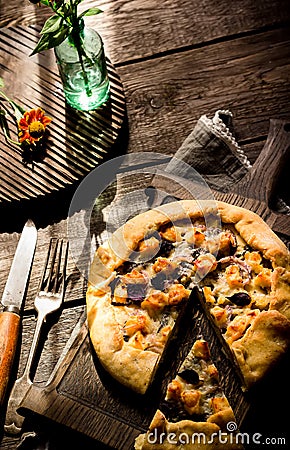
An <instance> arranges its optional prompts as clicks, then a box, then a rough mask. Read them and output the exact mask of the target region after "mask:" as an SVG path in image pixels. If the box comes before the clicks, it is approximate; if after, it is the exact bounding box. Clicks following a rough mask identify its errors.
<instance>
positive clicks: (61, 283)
mask: <svg viewBox="0 0 290 450" xmlns="http://www.w3.org/2000/svg"><path fill="white" fill-rule="evenodd" d="M68 247H69V245H68V241H65V250H64V259H63V269H62V276H61V282H60V286H59V287H60V289H61V293H63V291H64V287H65V286H64V285H65V279H66V266H67V260H68Z"/></svg>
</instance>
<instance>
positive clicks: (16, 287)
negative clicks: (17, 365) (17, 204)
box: [0, 220, 37, 409]
mask: <svg viewBox="0 0 290 450" xmlns="http://www.w3.org/2000/svg"><path fill="white" fill-rule="evenodd" d="M36 240H37V230H36V228H35V225H34V223H33V222H32V220H28V221H27V222H26V224H25V226H24V228H23V231H22V233H21V236H20V239H19V242H18V245H17V248H16V252H15V255H14V258H13V262H12V265H11V268H10V272H9V275H8V279H7V282H6V286H5V288H4V292H3V295H2V300H1V303H2V305H3V306H4V310H3V312H1V313H0V409H1V406H2V404H3V402H4V399H5V396H6V390H7V386H8V383H9V379H10V374H11V370H12V367H13V361H14V356H15V352H16V347H17V341H18V335H19V330H20V311H21V307H22V301H23V298H24V293H25V290H26V286H27V281H28V278H29V273H30V269H31V264H32V261H33V256H34V251H35V246H36Z"/></svg>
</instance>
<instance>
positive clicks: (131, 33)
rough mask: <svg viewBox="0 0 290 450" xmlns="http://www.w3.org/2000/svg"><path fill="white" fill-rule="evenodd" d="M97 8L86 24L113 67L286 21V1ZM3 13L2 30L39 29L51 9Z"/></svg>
mask: <svg viewBox="0 0 290 450" xmlns="http://www.w3.org/2000/svg"><path fill="white" fill-rule="evenodd" d="M97 4H98V6H99V7H100V8H101V9H102V10H103V13H102V14H100V15H98V16H95V17H89V18H86V21H87V23H89V24H91V25H92V26H94V27H95V28H96V29H97V30H98V31H99V32H100V34H101V36H102V37H103V39H104V42H105V48H106V51H107V53H108V55H109V56H110V58H111V59H112V61H113V62H114V63H115V64H117V65H119V64H123V63H124V62H127V61H134V60H138V59H139V58H148V57H151V56H153V55H156V54H159V53H164V52H167V51H172V50H178V49H184V48H185V47H192V46H199V45H201V44H203V43H206V42H210V41H215V40H219V39H225V38H229V37H231V36H237V35H239V34H244V33H253V31H254V32H257V30H259V31H261V30H263V29H264V28H266V27H267V26H272V27H273V26H275V25H276V26H278V25H279V24H281V23H285V22H286V21H287V20H290V11H289V7H288V6H289V4H288V1H287V0H280V1H279V4H278V3H277V2H274V3H273V2H272V1H271V0H257V1H255V2H253V1H251V0H236V1H235V2H225V1H224V0H217V1H215V2H212V1H207V0H201V1H198V2H197V1H192V0H164V1H163V2H162V3H160V2H159V1H158V0H146V2H144V1H143V0H100V1H98V2H97ZM92 5H93V6H95V1H94V0H85V1H84V2H83V3H82V4H81V9H85V8H87V7H90V6H92ZM1 7H2V9H1V18H0V26H15V25H20V24H22V25H31V24H38V25H43V22H44V20H45V19H46V18H48V17H49V16H50V15H51V11H50V9H49V8H44V7H41V8H39V7H38V6H37V5H32V4H29V3H28V2H21V1H20V0H16V1H14V2H13V3H11V2H6V3H5V4H4V1H3V5H1Z"/></svg>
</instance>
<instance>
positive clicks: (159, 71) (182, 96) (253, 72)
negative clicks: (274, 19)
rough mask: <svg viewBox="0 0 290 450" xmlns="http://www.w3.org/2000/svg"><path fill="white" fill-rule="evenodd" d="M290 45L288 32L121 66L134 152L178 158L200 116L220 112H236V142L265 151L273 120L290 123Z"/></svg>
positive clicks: (219, 44) (270, 33) (259, 36)
mask: <svg viewBox="0 0 290 450" xmlns="http://www.w3.org/2000/svg"><path fill="white" fill-rule="evenodd" d="M289 45H290V29H289V30H279V31H269V32H266V33H263V34H260V35H256V36H252V37H243V38H240V39H236V40H234V41H232V42H231V43H230V44H229V43H228V42H226V43H217V44H215V45H210V46H207V47H204V48H201V49H193V50H189V51H186V52H183V53H177V54H174V55H170V56H167V57H166V58H163V57H161V58H157V59H155V60H154V64H152V63H151V62H149V61H144V62H140V63H137V64H134V65H133V66H131V65H130V66H126V67H119V69H118V72H119V74H120V76H121V79H122V81H123V85H124V89H125V95H126V99H127V102H128V104H130V109H128V116H129V126H130V142H129V151H131V152H136V151H144V152H145V151H154V152H159V153H167V154H174V153H175V152H176V150H177V149H178V148H179V146H180V145H181V143H182V142H183V140H184V139H185V138H186V137H187V135H188V134H189V133H190V132H191V131H192V129H193V127H194V125H195V123H196V120H197V119H198V118H199V117H200V116H201V115H202V114H207V115H209V116H211V115H213V113H214V111H215V110H217V109H221V108H222V109H224V108H226V109H230V110H232V112H233V114H234V125H235V130H236V133H237V139H238V141H249V139H252V140H253V141H254V142H256V141H257V147H259V148H260V143H259V139H260V138H261V136H262V137H265V136H266V135H267V133H268V128H269V119H271V118H280V119H283V118H284V119H286V120H287V119H288V120H289V119H290V106H289V105H290V102H289V95H290V74H289ZM253 147H254V145H253ZM254 151H255V149H254Z"/></svg>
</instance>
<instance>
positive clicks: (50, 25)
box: [40, 14, 63, 34]
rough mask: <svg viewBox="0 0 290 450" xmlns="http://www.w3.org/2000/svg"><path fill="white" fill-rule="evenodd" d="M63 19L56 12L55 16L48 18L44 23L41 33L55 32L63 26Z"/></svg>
mask: <svg viewBox="0 0 290 450" xmlns="http://www.w3.org/2000/svg"><path fill="white" fill-rule="evenodd" d="M62 21H63V19H62V17H59V16H57V15H56V14H55V15H54V16H52V17H50V18H49V19H47V21H46V22H45V24H44V25H43V28H42V30H41V32H40V34H46V33H54V32H55V31H57V30H59V28H60V27H61V25H62Z"/></svg>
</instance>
